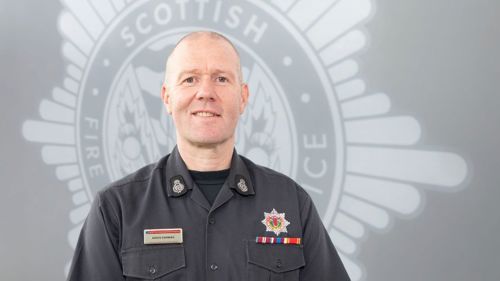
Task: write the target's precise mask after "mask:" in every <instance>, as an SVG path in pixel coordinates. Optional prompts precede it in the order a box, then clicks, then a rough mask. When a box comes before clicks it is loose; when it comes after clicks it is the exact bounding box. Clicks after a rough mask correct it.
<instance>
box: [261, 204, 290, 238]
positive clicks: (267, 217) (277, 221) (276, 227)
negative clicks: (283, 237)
mask: <svg viewBox="0 0 500 281" xmlns="http://www.w3.org/2000/svg"><path fill="white" fill-rule="evenodd" d="M261 222H262V223H263V224H264V225H265V226H266V231H270V232H274V234H276V236H278V235H280V233H282V232H284V233H287V229H286V227H287V226H288V225H290V222H289V221H287V220H286V219H285V213H278V212H277V211H276V209H273V210H272V211H271V212H270V213H267V212H264V219H263V220H262V221H261Z"/></svg>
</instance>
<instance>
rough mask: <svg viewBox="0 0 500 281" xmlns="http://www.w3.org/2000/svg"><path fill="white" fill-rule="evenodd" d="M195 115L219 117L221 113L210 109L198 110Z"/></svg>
mask: <svg viewBox="0 0 500 281" xmlns="http://www.w3.org/2000/svg"><path fill="white" fill-rule="evenodd" d="M193 115H194V116H199V117H219V116H220V115H219V114H216V113H213V112H209V111H197V112H194V113H193Z"/></svg>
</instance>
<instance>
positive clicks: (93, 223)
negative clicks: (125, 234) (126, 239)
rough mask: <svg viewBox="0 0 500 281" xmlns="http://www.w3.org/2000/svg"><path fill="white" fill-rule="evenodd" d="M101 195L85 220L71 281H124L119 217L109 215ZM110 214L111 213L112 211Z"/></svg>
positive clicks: (71, 272)
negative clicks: (119, 240)
mask: <svg viewBox="0 0 500 281" xmlns="http://www.w3.org/2000/svg"><path fill="white" fill-rule="evenodd" d="M101 195H102V194H101V193H99V194H97V196H96V198H95V199H94V202H93V204H92V207H91V209H90V212H89V214H88V216H87V219H86V220H85V223H84V225H83V228H82V231H81V233H80V237H79V239H78V244H77V245H76V249H75V254H74V256H73V261H72V264H71V268H70V271H69V275H68V281H84V280H85V281H101V280H102V281H109V280H124V278H123V273H122V267H121V262H120V256H119V253H118V244H119V242H118V237H119V235H118V228H117V227H116V224H113V223H112V221H114V222H115V223H116V222H117V217H116V215H114V214H111V212H109V213H108V212H105V211H104V210H105V208H104V206H103V202H102V198H101ZM108 211H110V210H108Z"/></svg>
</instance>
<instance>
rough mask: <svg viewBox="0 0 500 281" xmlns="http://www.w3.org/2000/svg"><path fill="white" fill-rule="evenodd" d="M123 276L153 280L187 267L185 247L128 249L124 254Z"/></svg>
mask: <svg viewBox="0 0 500 281" xmlns="http://www.w3.org/2000/svg"><path fill="white" fill-rule="evenodd" d="M122 265H123V275H124V276H128V277H133V278H140V279H146V280H153V279H156V278H160V277H162V276H164V275H167V274H169V273H171V272H173V271H176V270H178V269H181V268H183V267H186V259H185V256H184V247H183V246H182V245H169V246H168V247H165V246H161V247H158V246H153V247H141V248H132V249H127V250H124V251H123V252H122Z"/></svg>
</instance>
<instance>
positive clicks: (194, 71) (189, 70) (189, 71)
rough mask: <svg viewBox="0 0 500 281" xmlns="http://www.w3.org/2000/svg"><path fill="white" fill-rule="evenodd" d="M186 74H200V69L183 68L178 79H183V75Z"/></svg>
mask: <svg viewBox="0 0 500 281" xmlns="http://www.w3.org/2000/svg"><path fill="white" fill-rule="evenodd" d="M186 74H200V71H199V70H197V69H187V70H183V71H181V72H180V73H179V75H177V80H179V79H181V77H183V76H185V75H186Z"/></svg>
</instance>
